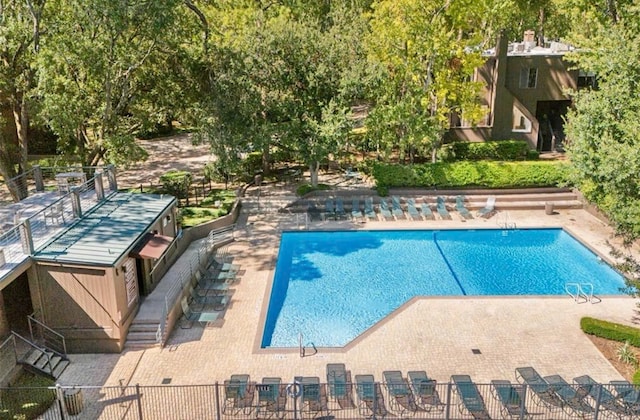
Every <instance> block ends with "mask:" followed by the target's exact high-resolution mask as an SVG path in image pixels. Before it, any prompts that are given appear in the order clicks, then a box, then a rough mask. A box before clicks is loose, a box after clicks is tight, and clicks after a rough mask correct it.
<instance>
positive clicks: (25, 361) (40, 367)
mask: <svg viewBox="0 0 640 420" xmlns="http://www.w3.org/2000/svg"><path fill="white" fill-rule="evenodd" d="M18 363H20V364H21V365H22V366H23V367H24V368H25V369H26V370H29V371H32V372H34V373H36V374H41V375H45V376H48V377H50V378H52V379H58V378H59V377H60V375H62V372H64V370H65V369H66V368H67V366H69V363H70V362H69V359H67V358H66V357H65V356H62V355H61V354H58V353H56V352H54V351H51V350H47V349H42V348H37V347H32V348H31V349H30V350H29V351H28V352H27V354H26V355H25V356H23V357H22V358H21V359H20V360H18Z"/></svg>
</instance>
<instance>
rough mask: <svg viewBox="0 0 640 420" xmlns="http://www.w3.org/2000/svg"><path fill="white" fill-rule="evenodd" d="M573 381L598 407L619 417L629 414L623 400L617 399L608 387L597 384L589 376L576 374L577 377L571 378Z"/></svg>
mask: <svg viewBox="0 0 640 420" xmlns="http://www.w3.org/2000/svg"><path fill="white" fill-rule="evenodd" d="M573 382H575V383H576V384H578V386H579V389H580V392H581V393H582V394H585V395H588V396H590V397H591V398H592V399H593V401H594V402H595V403H596V404H598V406H599V407H600V408H602V409H605V410H607V411H610V412H611V413H612V414H614V415H616V416H619V417H623V416H625V415H626V414H630V413H629V410H628V407H626V406H625V404H624V402H622V401H618V399H617V398H616V397H615V396H614V395H613V394H612V393H611V391H610V390H609V388H607V387H606V386H603V385H600V384H598V383H597V382H596V381H594V380H593V378H592V377H591V376H589V375H582V376H578V377H577V378H573Z"/></svg>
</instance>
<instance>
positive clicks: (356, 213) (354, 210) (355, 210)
mask: <svg viewBox="0 0 640 420" xmlns="http://www.w3.org/2000/svg"><path fill="white" fill-rule="evenodd" d="M359 217H361V218H362V217H364V216H363V215H362V210H360V199H359V198H353V199H352V200H351V218H352V219H357V218H359Z"/></svg>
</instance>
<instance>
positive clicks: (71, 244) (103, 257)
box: [34, 193, 176, 266]
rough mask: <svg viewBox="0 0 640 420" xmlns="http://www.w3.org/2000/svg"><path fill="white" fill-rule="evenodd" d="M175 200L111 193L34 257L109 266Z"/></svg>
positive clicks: (145, 195)
mask: <svg viewBox="0 0 640 420" xmlns="http://www.w3.org/2000/svg"><path fill="white" fill-rule="evenodd" d="M175 201H176V200H175V198H174V197H172V196H168V195H164V196H161V195H152V194H131V193H115V194H112V195H110V196H109V197H107V198H106V199H105V200H104V201H102V202H101V203H99V204H98V205H96V206H95V207H94V208H93V209H91V211H90V212H88V213H87V214H85V215H83V217H82V218H81V219H80V220H78V221H77V222H76V223H74V224H73V225H71V226H70V227H69V228H68V229H66V230H65V231H63V232H62V233H61V234H60V235H58V236H57V237H55V238H54V239H53V240H51V241H50V242H48V243H47V244H46V245H44V246H43V247H42V248H41V249H40V250H38V251H37V252H36V253H35V255H34V259H35V260H36V261H50V262H60V263H63V262H64V263H74V264H81V265H100V266H112V265H114V264H115V263H116V262H117V261H118V260H119V259H120V257H122V255H123V254H125V253H127V252H129V250H130V249H131V248H132V247H133V246H134V245H135V244H136V243H137V242H138V241H139V240H140V239H141V238H142V237H143V236H144V234H145V233H147V232H148V230H149V228H150V227H151V225H152V224H153V223H154V222H155V221H156V220H157V219H158V218H159V217H160V216H161V215H162V214H163V213H164V212H165V211H166V210H167V209H168V208H169V207H171V206H172V205H173V204H174V202H175Z"/></svg>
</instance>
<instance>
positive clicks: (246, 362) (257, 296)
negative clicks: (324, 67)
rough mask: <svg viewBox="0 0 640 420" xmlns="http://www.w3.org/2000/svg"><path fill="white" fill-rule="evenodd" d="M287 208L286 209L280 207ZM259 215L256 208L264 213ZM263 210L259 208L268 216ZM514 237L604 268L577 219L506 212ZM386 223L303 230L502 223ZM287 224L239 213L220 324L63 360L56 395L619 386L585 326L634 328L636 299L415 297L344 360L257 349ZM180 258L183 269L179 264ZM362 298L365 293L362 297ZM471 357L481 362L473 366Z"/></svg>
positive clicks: (589, 227)
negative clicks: (560, 233) (232, 275)
mask: <svg viewBox="0 0 640 420" xmlns="http://www.w3.org/2000/svg"><path fill="white" fill-rule="evenodd" d="M283 199H284V198H283ZM263 205H264V204H263ZM267 208H268V207H267ZM508 216H509V220H510V221H511V222H515V223H516V225H517V227H518V228H525V227H564V228H566V229H567V230H568V231H569V232H571V233H572V234H574V235H575V236H577V237H578V238H579V239H581V240H582V241H583V242H586V243H588V244H589V246H590V247H591V248H592V249H593V250H594V251H596V252H598V253H599V254H600V255H602V256H603V257H604V258H605V259H606V258H608V254H609V247H608V245H607V241H611V242H613V243H619V241H617V240H616V239H613V236H612V230H611V229H610V228H609V227H608V226H606V225H605V224H604V223H603V222H601V221H600V220H598V219H597V218H595V217H594V216H592V215H591V214H589V213H588V212H586V211H584V210H559V211H556V212H555V213H554V214H553V215H546V214H545V213H544V211H540V210H530V211H509V214H508ZM456 217H457V216H456V215H455V214H454V220H452V221H447V220H435V221H420V222H417V221H403V220H400V221H394V222H382V221H380V222H367V223H354V222H352V221H340V222H336V221H326V222H314V223H312V224H310V229H420V228H423V229H433V228H441V229H446V228H496V227H497V222H498V221H500V220H501V219H500V218H501V215H500V214H498V215H496V216H494V217H492V218H490V219H487V220H485V219H478V218H476V219H473V220H469V221H462V220H459V219H457V218H456ZM299 225H300V223H299V219H297V218H296V217H295V215H288V214H281V213H276V212H269V211H267V210H265V207H262V210H260V211H258V210H257V208H256V203H255V202H254V203H252V202H250V201H247V203H246V205H244V206H243V211H242V214H241V216H240V220H239V223H238V228H237V229H238V230H237V232H236V241H235V242H233V243H232V244H231V245H230V246H229V249H230V251H231V254H232V255H233V256H234V260H233V263H234V264H238V265H240V266H241V271H240V280H239V282H237V283H236V284H234V285H233V286H232V289H233V295H232V300H231V305H230V307H229V308H228V309H227V311H226V313H225V315H224V319H223V322H222V323H220V324H217V325H215V326H211V327H207V328H203V327H200V326H198V325H196V326H193V327H192V328H189V329H181V328H180V327H177V328H176V329H175V331H174V332H173V333H172V335H171V337H170V339H169V341H168V343H167V345H166V347H165V348H163V349H160V348H152V349H147V350H127V351H125V352H123V353H122V354H106V355H95V354H87V355H71V361H72V363H71V365H70V366H69V367H68V368H67V370H66V371H65V372H64V373H63V375H62V376H61V377H60V378H59V383H60V384H63V385H122V384H141V385H160V384H161V383H162V381H163V379H167V378H170V379H171V384H172V385H187V384H210V383H214V382H216V381H217V382H221V381H223V380H224V379H226V378H228V377H229V376H230V375H232V374H237V373H247V374H249V375H251V377H252V378H254V379H256V380H259V379H260V378H262V377H268V376H277V377H281V378H283V380H285V381H290V380H292V378H293V377H294V376H319V377H320V378H321V380H322V381H324V380H325V366H326V364H327V363H345V364H346V366H347V369H348V370H350V371H351V373H352V375H356V374H373V375H374V376H375V378H376V380H382V372H383V371H384V370H395V369H398V370H401V371H402V372H404V373H406V372H407V371H409V370H426V371H427V373H428V374H429V376H430V377H432V378H435V379H437V380H439V381H448V380H449V377H450V376H451V375H453V374H468V375H470V376H471V377H472V378H473V380H474V381H476V382H479V383H481V382H488V381H490V380H492V379H509V380H511V381H513V380H514V379H515V378H514V370H515V369H516V368H517V367H522V366H533V367H535V368H536V370H538V372H540V373H541V374H542V375H543V376H544V375H551V374H560V375H562V376H564V377H565V378H567V379H569V380H571V379H572V378H573V377H576V376H580V375H584V374H589V375H590V376H592V377H593V378H594V379H595V380H596V381H601V382H608V381H609V380H614V379H622V378H621V376H620V375H619V374H618V372H617V371H616V370H615V369H614V368H613V367H612V365H611V364H610V363H609V362H608V361H607V360H606V359H605V358H604V357H603V356H602V355H601V354H600V352H599V351H598V350H597V349H596V347H595V346H594V345H593V344H592V343H591V341H590V340H589V339H588V338H587V337H586V336H585V335H584V334H583V333H582V332H581V330H580V327H579V320H580V318H581V317H583V316H592V317H598V318H603V319H608V320H611V321H615V322H620V323H625V324H630V325H632V323H633V320H634V318H636V317H637V315H638V314H637V312H636V310H637V308H636V303H637V301H635V300H634V299H632V298H630V297H626V296H616V297H607V296H604V297H603V299H602V302H601V303H597V304H591V303H582V304H578V303H576V302H574V301H573V300H572V299H571V298H570V297H568V296H560V297H436V298H432V297H422V298H419V297H418V298H414V299H412V300H411V301H409V302H407V303H405V304H404V305H403V306H402V307H400V308H399V309H398V310H396V311H395V312H394V313H392V314H391V315H390V316H388V317H386V318H385V319H384V320H382V321H380V322H379V323H378V324H376V325H375V326H374V327H373V328H371V329H370V330H368V331H367V332H366V333H364V334H363V335H361V336H360V337H358V338H357V339H356V340H354V341H353V342H352V343H350V344H349V345H348V346H346V347H345V348H343V349H323V348H320V349H318V352H317V354H313V355H310V354H309V353H312V351H311V350H308V355H307V356H306V357H300V354H299V351H298V349H285V350H277V349H269V350H261V349H259V343H260V339H261V331H262V325H263V322H264V316H265V312H266V305H267V297H268V293H269V287H270V283H271V279H272V277H273V270H274V266H275V259H276V256H277V250H278V244H279V232H280V231H282V230H288V229H293V230H295V229H298V228H299V227H298V226H299ZM182 258H188V255H187V254H185V255H184V256H183V257H182ZM363 293H366V290H363ZM472 349H478V350H480V354H474V353H473V352H472Z"/></svg>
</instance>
